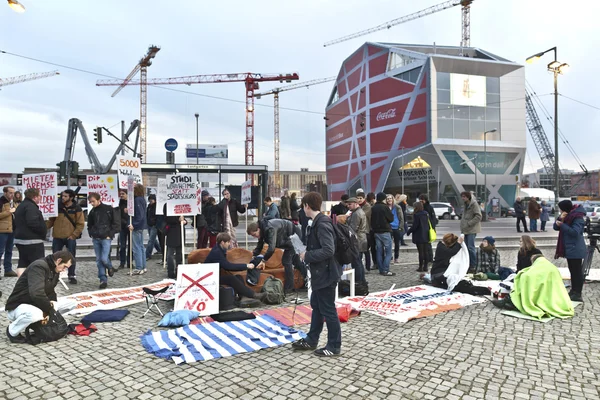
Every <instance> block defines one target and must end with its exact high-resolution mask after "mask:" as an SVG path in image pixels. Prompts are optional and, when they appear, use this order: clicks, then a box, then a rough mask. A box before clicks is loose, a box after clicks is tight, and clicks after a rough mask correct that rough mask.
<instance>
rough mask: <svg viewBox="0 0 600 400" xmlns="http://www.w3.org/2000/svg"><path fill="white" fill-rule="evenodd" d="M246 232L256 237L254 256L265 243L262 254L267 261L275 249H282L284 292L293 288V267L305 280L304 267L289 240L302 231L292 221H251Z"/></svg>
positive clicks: (288, 291)
mask: <svg viewBox="0 0 600 400" xmlns="http://www.w3.org/2000/svg"><path fill="white" fill-rule="evenodd" d="M246 233H248V235H250V236H252V237H253V238H256V239H258V243H257V244H256V248H255V249H254V251H253V252H252V254H253V255H254V257H257V256H259V255H260V254H261V252H262V250H263V246H264V245H265V244H266V245H267V246H268V249H267V251H266V253H265V255H264V261H265V262H267V261H269V259H270V258H271V256H273V254H274V253H275V249H282V250H283V257H282V258H281V263H282V264H283V267H284V269H285V282H284V290H285V292H286V294H288V293H290V292H292V291H293V290H294V267H295V268H297V269H299V270H300V272H301V273H302V276H303V277H304V281H305V282H306V268H305V267H304V264H303V263H302V261H301V260H300V258H299V257H298V255H297V254H296V250H295V249H294V245H293V244H292V240H291V237H292V236H293V235H294V234H296V235H298V237H300V236H301V235H302V232H301V231H300V228H299V227H297V226H296V225H294V223H293V222H292V221H289V220H285V219H270V220H266V219H263V220H262V221H260V222H259V223H256V222H253V223H251V224H250V225H248V228H247V229H246Z"/></svg>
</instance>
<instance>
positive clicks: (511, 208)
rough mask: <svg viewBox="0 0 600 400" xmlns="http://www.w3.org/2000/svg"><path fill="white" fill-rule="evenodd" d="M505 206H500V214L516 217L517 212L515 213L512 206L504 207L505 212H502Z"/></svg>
mask: <svg viewBox="0 0 600 400" xmlns="http://www.w3.org/2000/svg"><path fill="white" fill-rule="evenodd" d="M504 210H505V208H504V207H502V214H503V215H502V216H503V217H516V216H517V214H516V213H515V209H514V208H513V207H509V208H508V209H506V213H504Z"/></svg>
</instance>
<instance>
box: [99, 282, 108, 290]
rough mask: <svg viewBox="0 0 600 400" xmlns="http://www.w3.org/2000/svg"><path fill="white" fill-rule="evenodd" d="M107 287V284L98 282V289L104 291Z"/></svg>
mask: <svg viewBox="0 0 600 400" xmlns="http://www.w3.org/2000/svg"><path fill="white" fill-rule="evenodd" d="M107 286H108V283H106V282H100V286H99V288H100V289H106V287H107Z"/></svg>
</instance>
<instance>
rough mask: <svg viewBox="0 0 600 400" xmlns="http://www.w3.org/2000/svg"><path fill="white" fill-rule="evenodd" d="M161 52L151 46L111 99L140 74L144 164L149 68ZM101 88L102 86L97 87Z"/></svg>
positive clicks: (141, 149) (144, 159)
mask: <svg viewBox="0 0 600 400" xmlns="http://www.w3.org/2000/svg"><path fill="white" fill-rule="evenodd" d="M159 51H160V47H158V46H155V45H150V46H149V47H148V51H147V52H146V55H145V56H144V57H142V59H141V60H140V61H139V62H138V63H137V65H136V66H135V67H133V70H131V72H130V73H129V75H127V78H125V79H124V80H119V82H120V84H119V85H118V86H119V87H118V88H117V90H115V91H114V92H113V94H112V95H111V96H110V97H115V96H116V95H117V94H118V93H119V92H120V91H121V89H123V88H124V87H125V86H127V85H128V84H129V82H130V81H131V80H132V79H133V77H135V76H136V75H137V73H138V72H139V73H140V80H139V83H138V85H140V160H141V161H142V162H145V161H146V151H147V149H148V145H147V132H146V122H147V121H146V109H147V108H146V105H147V102H148V99H147V92H148V86H147V85H146V82H147V80H148V67H149V66H151V65H152V59H153V58H154V57H156V53H158V52H159ZM97 86H100V85H97Z"/></svg>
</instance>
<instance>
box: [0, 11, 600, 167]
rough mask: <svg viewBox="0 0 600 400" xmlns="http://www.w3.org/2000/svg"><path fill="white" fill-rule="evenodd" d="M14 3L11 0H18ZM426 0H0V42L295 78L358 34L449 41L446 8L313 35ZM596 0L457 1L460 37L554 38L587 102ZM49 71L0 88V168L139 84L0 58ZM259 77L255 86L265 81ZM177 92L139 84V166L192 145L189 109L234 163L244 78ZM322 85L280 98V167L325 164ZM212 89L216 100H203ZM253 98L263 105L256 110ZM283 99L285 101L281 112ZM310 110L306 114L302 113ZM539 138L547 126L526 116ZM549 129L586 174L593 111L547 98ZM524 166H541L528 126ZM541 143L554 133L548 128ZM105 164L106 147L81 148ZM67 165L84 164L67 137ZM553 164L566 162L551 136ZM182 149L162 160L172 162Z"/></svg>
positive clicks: (455, 31) (130, 97)
mask: <svg viewBox="0 0 600 400" xmlns="http://www.w3.org/2000/svg"><path fill="white" fill-rule="evenodd" d="M20 1H21V0H20ZM438 2H440V0H422V1H419V2H416V1H409V0H393V1H392V0H390V1H385V0H369V1H366V0H321V1H318V0H305V1H302V2H288V1H276V0H271V1H266V0H265V1H260V0H256V1H247V0H246V1H237V0H230V1H222V2H212V1H210V2H209V1H192V0H179V1H176V2H165V1H164V0H161V1H159V0H128V1H122V0H102V1H92V0H53V1H48V0H22V3H23V4H24V5H25V6H26V7H27V10H26V12H25V13H24V14H17V13H15V12H13V11H12V10H11V9H10V8H9V7H8V6H6V4H5V0H0V50H4V51H7V52H11V53H16V54H20V55H24V56H28V57H33V58H37V59H42V60H47V61H51V62H55V63H58V64H64V65H67V66H71V67H76V68H80V69H84V70H89V71H93V72H97V73H99V74H105V75H109V76H116V77H125V76H127V74H128V73H129V72H130V71H131V69H132V68H133V67H134V66H135V65H136V63H137V62H138V61H139V59H140V58H141V57H142V56H143V55H144V54H145V53H146V50H147V48H148V46H149V45H150V44H156V45H159V46H161V47H162V49H161V50H160V52H159V53H158V55H157V56H156V58H155V59H154V63H153V65H152V66H151V67H150V68H149V69H148V76H149V78H159V77H175V76H183V75H197V74H213V73H237V72H257V73H288V72H298V73H299V74H300V77H301V79H302V80H311V79H316V78H324V77H329V76H333V75H337V73H338V71H339V67H340V65H341V62H342V61H343V60H344V59H345V58H346V57H348V56H349V55H350V54H351V53H352V52H353V51H354V50H355V49H356V48H358V47H359V46H360V45H361V44H362V43H364V42H365V41H373V42H376V41H385V42H398V43H420V44H432V43H434V42H436V43H437V44H438V45H458V44H459V42H460V34H461V13H460V7H453V8H451V9H448V10H445V11H442V12H439V13H437V14H434V15H430V16H427V17H424V18H421V19H419V20H416V21H412V22H409V23H406V24H403V25H398V26H396V27H393V28H392V29H389V30H387V31H381V32H378V33H374V34H371V35H369V36H365V37H362V38H358V39H354V40H352V41H348V42H345V43H341V44H338V45H335V46H332V47H327V48H324V47H323V43H324V42H325V41H328V40H331V39H335V38H337V37H339V36H343V35H345V34H349V33H352V32H355V31H359V30H362V29H365V28H369V27H371V26H375V25H378V24H380V23H383V22H385V21H388V20H390V19H393V18H397V17H400V16H403V15H405V14H410V13H413V12H415V11H418V10H421V9H423V8H426V7H429V6H432V5H434V4H437V3H438ZM598 15H600V2H598V1H595V0H588V1H579V2H577V3H576V4H574V3H573V2H564V1H558V0H546V1H543V0H475V2H474V3H473V5H472V10H471V44H472V46H475V47H480V48H483V49H486V50H488V51H491V52H493V53H495V54H498V55H500V56H502V57H505V58H507V59H510V60H514V61H516V62H520V63H523V62H524V60H525V58H527V57H528V56H530V55H531V54H533V53H536V52H539V51H542V50H546V49H548V48H550V47H553V46H558V50H559V53H558V54H559V59H560V61H563V62H568V63H569V64H570V65H571V69H570V71H569V73H568V75H565V76H561V77H560V82H559V92H560V93H561V94H564V95H566V96H569V97H571V98H574V99H576V100H579V101H582V102H585V103H590V104H592V105H594V106H597V107H600V100H599V99H598V89H599V86H600V84H599V83H598V73H597V70H598V64H599V61H600V56H599V54H600V53H599V52H598V50H597V48H596V47H597V46H596V45H597V43H598V37H600V25H598V24H597V16H598ZM551 57H552V56H551V55H550V54H548V55H546V56H545V57H544V58H543V59H542V60H540V62H538V63H537V64H535V65H528V66H527V67H526V68H527V69H526V75H527V80H528V81H529V83H530V84H531V85H532V86H533V88H534V89H535V91H536V92H537V93H538V94H540V95H546V96H542V97H541V99H542V101H543V103H544V104H545V106H546V107H547V109H548V110H549V111H552V110H553V102H552V101H553V100H552V99H553V98H552V96H548V95H547V94H549V93H551V92H552V76H551V75H550V74H549V73H548V72H547V71H546V68H545V65H546V64H547V63H548V62H550V61H551ZM53 69H58V70H59V71H60V73H61V75H60V76H57V77H52V78H47V79H41V80H37V81H32V82H28V83H22V84H19V85H13V86H7V87H5V88H3V89H2V90H1V91H0V172H20V171H22V169H23V168H24V167H26V166H27V167H51V166H54V165H55V164H56V163H57V162H59V161H61V160H62V158H63V154H64V147H65V138H66V131H67V124H68V120H69V119H70V118H73V117H76V118H79V119H81V120H82V121H83V122H84V125H85V127H86V129H87V130H88V133H89V135H90V136H91V135H92V133H93V132H92V129H93V128H94V127H95V126H97V125H98V126H105V127H112V126H114V130H115V131H116V132H118V130H119V126H115V125H117V124H119V121H121V120H125V121H126V124H127V126H129V123H130V122H131V121H132V120H133V119H136V118H139V87H128V88H125V89H124V90H123V91H122V92H121V93H120V94H119V95H118V96H116V97H115V98H111V97H110V95H111V93H112V92H113V90H114V88H113V87H96V86H95V82H96V80H97V79H100V78H101V77H99V76H94V75H91V74H87V73H82V72H76V71H72V70H68V69H65V68H60V67H58V68H56V67H53V66H51V65H45V64H42V63H39V62H35V61H31V60H27V59H23V58H18V57H14V56H10V55H6V54H0V78H7V77H12V76H16V75H21V74H27V73H32V72H43V71H51V70H53ZM277 86H278V84H277V83H263V84H262V86H261V89H262V90H268V89H270V88H273V87H277ZM171 87H172V88H173V89H178V90H183V91H186V92H189V93H190V94H186V93H180V92H173V91H169V90H163V89H160V88H152V87H150V88H149V91H148V161H149V162H164V160H165V149H164V142H165V140H166V139H167V138H169V137H174V138H176V139H177V140H178V141H179V146H180V149H183V148H184V147H185V145H186V144H187V143H195V140H196V131H195V118H194V113H196V112H198V113H199V114H200V143H211V144H228V145H229V149H230V159H229V162H230V163H238V164H243V163H244V137H245V113H244V107H245V105H244V87H243V84H242V83H227V84H210V85H194V86H189V87H188V86H171ZM331 87H332V84H331V83H326V84H322V85H319V86H314V87H311V88H310V89H298V90H294V91H290V92H287V93H283V94H281V98H280V104H281V107H282V110H281V123H280V127H281V128H280V131H281V133H280V135H281V169H282V170H299V169H300V168H302V167H307V168H310V169H311V170H313V171H315V170H324V168H325V153H324V151H325V142H324V139H323V137H324V134H325V130H324V121H323V114H322V113H323V112H324V108H325V105H326V102H327V99H328V97H329V94H330V92H331ZM202 95H206V96H214V97H219V98H224V99H227V100H221V99H216V98H214V97H203V96H202ZM256 103H257V112H256V117H255V129H256V130H255V135H256V136H255V163H256V164H267V165H269V168H272V167H273V109H272V104H273V99H272V97H264V98H263V99H261V100H257V101H256ZM260 105H264V107H261V106H260ZM283 108H290V109H294V110H285V109H283ZM307 111H310V112H307ZM540 116H541V117H542V119H543V122H544V124H545V128H546V131H547V133H548V134H550V135H552V127H551V124H550V122H548V121H546V120H545V119H544V118H543V116H542V115H540ZM559 121H560V127H561V130H562V131H563V133H564V134H565V136H566V137H567V139H568V140H570V142H571V145H572V146H573V147H574V149H575V151H576V152H577V154H578V155H579V157H581V159H582V160H583V162H584V164H585V165H586V167H587V168H588V169H589V170H592V169H597V168H598V167H599V165H598V164H599V163H598V156H597V153H598V140H599V139H598V137H599V135H598V129H599V126H600V110H598V109H593V108H590V107H587V106H585V105H582V104H578V103H576V102H574V101H572V100H568V99H566V98H561V99H560V114H559ZM527 136H528V151H527V154H528V158H527V160H526V166H525V171H526V172H528V171H532V170H533V169H535V168H539V167H541V166H542V164H541V162H540V159H539V156H538V154H537V151H536V150H535V148H534V146H533V143H532V141H531V138H530V136H529V134H527ZM550 140H551V143H552V144H553V143H554V141H553V139H552V136H551V137H550ZM94 146H95V149H96V151H97V153H98V155H99V157H100V159H101V161H102V162H104V163H106V162H107V161H108V159H109V158H110V156H111V155H112V152H114V150H115V148H116V146H117V142H116V141H115V140H114V139H111V138H109V137H105V138H104V142H103V143H102V144H101V145H99V146H98V145H96V144H95V143H94ZM76 148H77V150H76V156H75V159H76V161H79V163H80V165H81V166H83V167H86V168H87V167H89V163H88V161H87V157H86V156H85V153H84V150H83V144H82V143H81V141H80V140H78V141H77V146H76ZM560 155H561V166H562V167H563V168H564V167H566V168H571V169H574V170H576V171H579V170H580V168H579V167H578V164H577V163H576V162H575V160H574V158H573V156H572V155H571V154H570V153H568V151H567V150H566V148H565V146H564V145H563V144H562V143H561V148H560ZM184 157H185V156H184V153H183V151H180V150H178V151H177V152H176V160H177V161H178V162H182V161H184Z"/></svg>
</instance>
